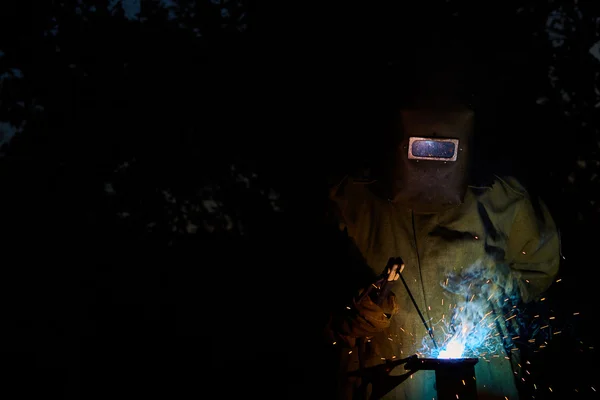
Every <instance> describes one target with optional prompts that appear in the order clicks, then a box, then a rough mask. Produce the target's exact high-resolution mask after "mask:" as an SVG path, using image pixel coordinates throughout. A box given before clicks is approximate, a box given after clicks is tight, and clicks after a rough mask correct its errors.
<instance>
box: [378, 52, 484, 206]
mask: <svg viewBox="0 0 600 400" xmlns="http://www.w3.org/2000/svg"><path fill="white" fill-rule="evenodd" d="M452 55H454V56H456V57H457V58H451V56H452ZM466 58H467V57H466V55H465V54H464V52H463V53H461V52H459V51H456V52H454V53H453V51H452V50H449V49H447V50H446V55H445V58H443V57H440V55H439V54H434V55H433V56H432V57H429V58H428V57H422V61H423V63H424V64H425V65H424V66H423V67H422V68H421V70H420V71H418V72H415V73H413V74H412V76H411V78H414V79H413V82H412V84H411V85H405V86H404V88H405V92H408V93H409V96H406V97H405V100H404V101H403V102H402V103H399V105H398V107H397V111H396V118H395V122H394V124H393V125H394V126H393V127H392V129H391V132H390V133H391V135H392V136H393V141H392V142H390V144H391V146H390V147H391V149H392V151H391V152H390V153H389V155H390V157H388V159H389V160H390V163H389V164H388V171H390V174H389V178H390V179H388V180H387V183H388V184H389V185H388V188H389V190H390V191H389V192H388V193H389V196H388V197H389V199H390V200H391V201H393V202H395V203H399V204H402V205H404V206H406V207H407V208H410V209H412V210H414V211H416V212H439V211H443V210H445V209H448V208H452V207H456V206H458V205H460V204H461V203H462V202H463V199H464V196H465V193H466V190H467V185H468V182H469V171H470V164H471V154H470V148H471V147H472V146H471V144H472V138H473V133H474V122H475V111H474V109H475V107H474V100H475V95H474V91H473V90H472V86H471V85H470V83H469V81H468V79H466V75H468V74H469V68H467V67H466V65H469V64H468V63H467V62H466V61H467V60H466Z"/></svg>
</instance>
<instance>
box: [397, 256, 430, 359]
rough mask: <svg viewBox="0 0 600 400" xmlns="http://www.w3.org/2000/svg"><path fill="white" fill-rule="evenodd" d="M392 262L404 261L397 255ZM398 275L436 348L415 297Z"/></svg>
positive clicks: (399, 263)
mask: <svg viewBox="0 0 600 400" xmlns="http://www.w3.org/2000/svg"><path fill="white" fill-rule="evenodd" d="M394 263H395V264H398V265H402V264H404V261H402V259H401V258H400V257H398V258H396V260H395V261H394ZM399 275H400V279H401V280H402V284H404V287H405V288H406V292H407V293H408V296H409V297H410V300H411V301H412V303H413V305H414V306H415V309H416V310H417V313H419V317H421V321H423V325H425V329H426V330H427V333H428V334H429V337H431V340H432V341H433V346H434V347H435V348H436V349H437V348H438V345H437V343H436V342H435V338H434V337H433V330H432V329H431V328H429V326H428V325H427V321H425V317H423V314H422V313H421V310H419V306H418V305H417V302H416V300H415V298H414V297H413V295H412V293H411V292H410V289H409V288H408V285H407V284H406V281H405V280H404V277H403V276H402V273H399Z"/></svg>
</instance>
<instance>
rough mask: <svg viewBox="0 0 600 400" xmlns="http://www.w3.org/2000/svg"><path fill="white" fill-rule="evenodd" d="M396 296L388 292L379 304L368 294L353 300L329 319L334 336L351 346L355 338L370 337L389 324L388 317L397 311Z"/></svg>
mask: <svg viewBox="0 0 600 400" xmlns="http://www.w3.org/2000/svg"><path fill="white" fill-rule="evenodd" d="M398 309H399V308H398V303H397V302H396V296H395V295H394V294H393V293H391V292H390V293H389V294H388V296H387V298H386V299H385V300H384V301H383V303H382V305H381V306H379V305H377V304H375V303H374V302H373V300H371V298H370V297H369V296H362V297H361V298H360V300H356V299H355V300H353V302H352V305H351V306H348V307H346V309H345V310H344V311H342V312H340V313H338V314H336V315H333V316H332V317H331V319H330V329H331V330H332V331H333V332H334V334H335V337H336V338H339V339H341V340H343V341H344V342H345V343H346V344H348V345H350V346H353V345H354V344H355V341H356V339H357V338H361V337H371V336H374V335H375V334H377V333H380V332H382V331H383V330H384V329H386V328H388V327H389V326H390V318H391V317H392V316H393V315H395V314H397V313H398Z"/></svg>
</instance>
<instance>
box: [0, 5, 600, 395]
mask: <svg viewBox="0 0 600 400" xmlns="http://www.w3.org/2000/svg"><path fill="white" fill-rule="evenodd" d="M25 3H27V4H25ZM140 3H141V6H140ZM282 3H285V4H282ZM287 3H288V2H274V1H246V0H239V1H233V0H231V1H229V0H197V1H191V0H180V1H177V0H172V1H168V2H167V1H156V0H144V1H140V0H123V2H119V1H115V0H110V1H109V0H78V1H75V0H65V1H63V2H49V1H43V0H39V1H34V2H33V3H31V2H22V1H18V0H6V1H2V2H1V5H0V179H1V180H0V188H1V191H0V206H1V207H0V211H1V212H2V219H1V220H0V226H1V229H2V240H1V242H0V249H1V250H2V252H1V257H2V258H1V259H0V260H1V262H0V263H1V265H0V271H1V272H2V275H1V276H0V284H1V288H0V293H1V294H2V301H1V302H0V304H1V306H0V310H1V313H0V314H1V315H2V317H1V319H0V327H1V328H2V329H1V330H0V331H1V332H2V333H1V334H0V338H1V339H2V340H0V343H1V344H0V348H1V350H2V357H1V361H0V365H1V368H2V377H3V379H2V382H3V385H2V389H3V390H4V391H6V394H4V393H3V395H4V396H5V397H6V398H10V399H21V398H23V399H33V398H40V397H41V396H44V397H53V398H57V399H66V400H67V399H68V400H70V399H80V398H81V399H91V398H141V397H145V396H148V395H150V394H152V395H155V396H157V395H160V396H165V397H168V398H181V396H183V395H184V394H185V395H186V396H187V397H189V398H192V397H195V398H203V397H206V398H245V397H250V395H254V396H258V398H278V399H284V398H294V399H301V398H307V397H304V394H305V393H312V397H310V398H320V397H319V395H318V393H319V391H318V388H315V385H316V384H314V383H313V382H312V381H311V372H310V371H311V368H310V365H311V363H315V362H319V361H318V360H315V359H311V358H310V357H311V355H312V354H314V352H313V350H314V349H315V346H318V344H317V342H318V340H317V337H318V332H319V329H320V326H319V323H318V322H317V321H319V318H317V316H316V314H318V313H319V312H320V310H321V309H322V307H321V304H322V303H321V299H322V295H323V294H322V293H321V292H319V290H323V288H327V287H330V286H328V285H332V284H333V285H335V283H331V282H327V283H326V282H325V279H326V275H327V274H326V273H325V272H324V271H325V269H326V267H327V265H326V263H327V262H329V261H330V258H327V257H322V251H323V249H327V248H328V246H327V244H326V243H324V242H323V241H322V239H323V237H324V235H323V234H322V232H323V231H324V230H325V229H326V227H325V226H324V224H323V220H324V218H323V215H324V213H325V207H326V204H327V201H326V195H327V188H328V185H329V183H330V182H331V181H332V179H333V180H335V178H336V177H339V176H343V175H344V174H345V173H348V172H349V171H358V170H361V168H363V167H365V166H367V165H368V163H369V161H370V160H372V159H373V157H374V156H373V154H374V153H373V152H374V149H376V148H377V143H378V140H379V139H378V138H380V131H381V130H382V127H383V123H382V121H383V119H384V118H385V117H384V115H385V111H384V110H386V107H387V106H389V99H390V98H393V96H394V93H393V91H392V90H391V89H390V87H391V85H390V84H389V82H390V81H389V75H388V72H389V71H390V68H391V66H392V65H402V64H404V63H405V60H408V59H409V58H410V54H413V53H412V52H413V51H414V49H418V48H420V47H422V46H424V45H423V43H425V42H426V40H424V38H425V37H428V35H430V34H431V33H432V32H438V33H439V32H442V33H443V32H445V30H446V29H453V28H451V27H455V28H456V27H459V28H457V29H459V30H460V31H461V32H462V33H463V35H465V37H467V38H468V40H469V41H470V43H471V44H472V46H473V47H474V48H475V49H476V50H477V54H479V60H478V61H479V62H480V67H479V68H480V71H482V75H485V76H486V79H485V82H486V83H485V84H484V85H483V84H482V87H478V91H479V92H481V93H483V95H482V96H481V97H482V98H484V99H485V100H486V101H487V103H486V104H487V106H488V108H487V109H488V112H487V113H486V114H485V118H484V121H485V125H484V126H485V128H486V129H485V130H486V132H487V134H486V135H484V136H482V139H481V146H482V147H481V149H482V152H481V153H480V154H481V155H480V157H479V158H478V159H479V162H480V163H482V165H483V166H484V167H485V168H486V169H489V170H493V171H496V172H497V173H498V174H510V175H513V176H516V177H517V178H518V179H520V180H521V181H522V182H523V183H524V184H525V186H526V187H527V188H528V190H530V193H532V194H534V195H535V196H539V197H540V198H541V199H543V201H544V202H545V203H546V204H547V205H548V207H549V209H550V211H551V213H552V215H553V216H554V218H555V220H556V223H557V226H558V227H559V230H560V233H561V241H562V249H561V252H562V264H561V269H560V272H559V277H558V279H557V281H556V282H555V283H554V284H553V286H552V287H551V288H550V289H549V291H548V293H547V294H546V295H545V297H544V300H543V301H541V302H540V303H537V304H535V305H532V306H531V307H530V308H529V309H527V310H525V311H524V312H526V313H529V314H530V315H539V318H540V319H543V320H544V321H546V322H547V323H546V324H545V326H547V328H545V331H544V332H541V333H539V335H542V336H538V337H537V339H538V340H537V341H536V342H535V346H533V345H532V346H529V347H526V348H524V349H522V351H523V353H524V354H525V355H526V356H527V359H528V360H529V361H530V364H528V365H529V374H530V375H531V380H530V382H528V385H527V387H526V389H525V391H524V393H523V398H535V399H565V398H572V399H594V398H598V393H597V390H599V389H600V381H599V379H598V374H599V372H600V371H599V370H598V363H597V357H598V356H597V346H598V343H597V336H598V335H597V330H596V328H595V324H596V321H597V320H598V317H599V315H598V301H597V293H598V282H600V281H599V280H598V269H599V268H600V261H599V260H600V259H599V256H598V251H597V249H598V246H599V245H600V235H599V234H598V226H600V225H599V223H600V218H599V217H600V196H599V194H600V125H599V123H600V121H599V116H600V113H599V112H598V110H599V109H600V79H599V78H600V18H599V17H598V16H599V15H600V7H599V6H600V3H598V2H596V1H571V2H557V1H550V0H548V1H517V0H515V1H507V2H497V4H494V5H492V4H491V3H489V2H476V1H458V0H446V1H431V2H428V3H427V4H421V5H394V3H398V2H381V3H377V4H375V3H372V2H362V3H357V4H353V5H348V4H345V3H342V2H333V3H331V4H327V5H325V4H316V3H315V4H287ZM480 3H481V4H480ZM32 4H33V9H32V8H31V7H32ZM492 6H493V7H492ZM404 73H405V72H404ZM403 79H405V80H410V77H408V78H407V77H406V76H405V77H404V78H403ZM490 104H491V106H490ZM375 157H376V156H375ZM321 311H322V310H321ZM529 314H528V315H529ZM213 391H217V392H218V393H220V394H219V395H218V396H214V395H210V394H209V393H211V392H213ZM9 392H10V393H11V394H9ZM315 393H317V394H315Z"/></svg>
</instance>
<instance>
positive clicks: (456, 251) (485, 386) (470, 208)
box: [336, 182, 518, 400]
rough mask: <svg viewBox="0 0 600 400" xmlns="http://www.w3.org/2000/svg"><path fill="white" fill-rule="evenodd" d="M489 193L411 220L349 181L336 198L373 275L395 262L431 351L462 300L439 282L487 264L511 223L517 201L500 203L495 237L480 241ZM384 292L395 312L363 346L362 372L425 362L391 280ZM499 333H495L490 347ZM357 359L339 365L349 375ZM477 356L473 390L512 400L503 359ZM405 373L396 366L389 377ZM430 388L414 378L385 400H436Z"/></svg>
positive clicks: (401, 291) (420, 339) (431, 377)
mask: <svg viewBox="0 0 600 400" xmlns="http://www.w3.org/2000/svg"><path fill="white" fill-rule="evenodd" d="M493 190H502V189H501V188H497V187H494V188H489V189H484V190H483V191H482V193H480V194H479V195H476V194H475V193H474V191H472V190H469V191H468V192H467V195H466V197H465V201H464V203H463V204H462V205H461V206H458V207H455V208H453V209H450V210H446V211H443V212H441V213H437V214H418V213H414V212H413V211H412V210H410V209H407V208H405V207H403V206H402V205H401V204H395V203H393V202H391V201H388V200H386V199H381V198H378V197H377V196H375V195H373V194H372V193H371V192H370V190H369V188H368V186H366V185H362V184H354V183H352V182H349V183H348V184H347V185H346V187H345V188H344V191H343V196H341V197H339V198H337V199H336V201H337V202H338V204H339V205H340V208H341V209H342V210H343V211H342V213H343V217H344V222H345V225H346V228H347V229H348V234H349V235H350V236H351V237H352V238H353V239H354V241H355V243H356V245H357V247H358V248H359V250H360V251H361V253H362V255H363V256H364V257H365V259H366V261H367V263H368V265H369V266H370V267H371V268H372V269H373V270H374V272H375V273H376V274H379V273H381V271H382V269H383V268H384V266H385V265H386V263H387V261H388V259H389V258H390V257H402V259H403V260H404V263H405V268H404V271H403V277H404V280H405V282H406V284H407V285H408V288H409V290H410V292H411V294H412V296H413V298H414V300H415V302H416V303H417V305H418V308H419V310H420V311H421V314H422V316H423V318H424V319H425V321H426V322H427V325H428V326H429V327H430V328H431V329H433V333H434V337H435V339H436V342H437V344H438V345H441V344H442V343H443V342H444V340H445V339H446V338H447V337H448V336H447V335H448V333H449V332H448V323H449V320H450V318H451V316H452V313H453V308H454V307H456V306H457V304H464V301H465V300H464V299H462V298H457V297H458V296H457V295H455V294H453V293H451V292H449V291H447V290H446V289H445V288H444V285H445V282H444V281H445V277H446V276H447V274H448V273H449V272H455V273H458V272H460V270H461V269H463V268H466V267H469V266H471V265H473V264H474V263H478V262H479V263H493V260H492V258H491V257H490V255H489V254H488V252H486V247H487V248H488V249H489V245H493V247H494V248H496V249H502V240H501V238H502V237H504V235H503V234H502V231H503V230H505V229H508V227H509V225H510V222H512V215H514V212H515V211H514V209H515V206H516V202H517V201H518V199H517V198H515V201H512V200H510V201H506V202H505V204H503V205H502V209H494V210H493V211H494V215H497V216H500V217H501V218H498V219H497V220H496V221H494V223H495V226H496V228H497V229H498V230H500V234H499V235H498V236H497V237H496V238H494V239H492V238H490V237H489V236H488V235H487V233H486V229H485V226H484V222H483V221H482V218H481V216H480V210H478V207H482V205H483V206H484V207H485V206H486V196H487V195H488V194H487V193H486V192H491V191H493ZM478 203H480V204H478ZM494 206H495V207H496V206H498V204H494ZM486 244H487V245H488V246H486ZM392 290H393V292H394V293H395V295H396V299H397V302H398V305H399V307H400V312H399V313H398V314H396V315H395V316H394V317H393V318H392V321H391V327H390V328H389V329H388V330H387V331H386V332H384V333H382V334H380V335H377V336H375V337H373V338H370V339H369V341H368V343H367V350H366V353H367V361H366V366H367V367H369V366H373V365H377V364H382V363H384V362H385V361H384V360H385V359H388V360H391V359H400V358H404V357H408V356H410V355H413V354H419V355H420V356H421V357H427V356H431V353H430V352H431V351H433V347H434V344H433V341H432V340H431V338H430V337H429V335H428V333H427V330H426V328H425V325H424V323H423V322H422V320H421V317H420V316H419V313H418V311H417V309H416V307H415V305H414V304H413V302H412V300H411V298H410V296H409V294H408V293H407V290H406V289H405V287H404V285H403V284H402V282H401V281H400V280H398V281H396V282H395V283H394V287H393V288H392ZM504 334H505V333H503V332H500V331H498V332H497V333H496V338H497V340H501V337H502V335H504ZM494 340H496V339H494ZM498 347H501V346H498ZM357 353H358V351H353V352H352V353H350V354H348V355H346V356H345V357H346V358H347V359H346V360H343V361H345V362H346V363H347V367H348V369H349V370H356V369H358V367H359V364H358V363H359V359H358V354H357ZM477 356H478V358H480V360H479V362H478V364H477V365H476V377H477V383H478V391H479V392H481V393H483V392H490V394H494V395H496V396H498V398H500V399H504V396H506V397H508V398H509V399H511V400H512V399H516V398H518V395H517V390H516V387H515V384H514V378H513V372H512V369H511V364H510V361H509V360H508V359H506V358H505V354H503V353H497V354H486V352H485V351H484V350H482V354H478V355H477ZM405 372H406V371H405V370H404V367H403V366H400V367H397V368H395V369H394V370H393V371H392V373H391V374H392V375H402V374H404V373H405ZM434 382H435V373H434V372H433V371H418V372H417V373H415V374H413V375H412V376H411V377H410V378H409V379H407V380H406V381H404V382H403V383H401V384H400V385H398V386H397V387H396V388H395V389H394V390H392V391H391V392H390V393H388V395H386V397H385V398H389V399H434V398H437V394H436V391H435V388H434ZM493 398H495V397H493Z"/></svg>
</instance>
